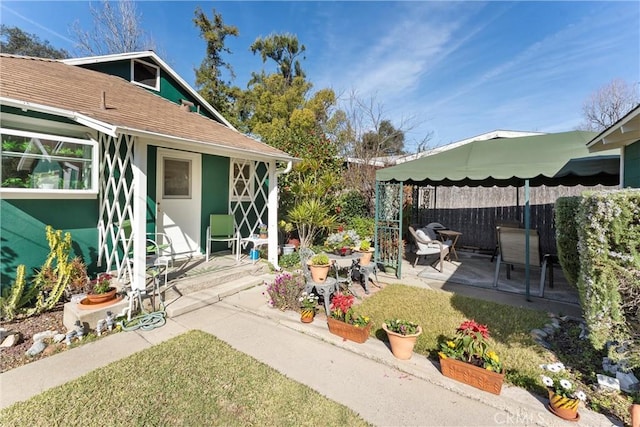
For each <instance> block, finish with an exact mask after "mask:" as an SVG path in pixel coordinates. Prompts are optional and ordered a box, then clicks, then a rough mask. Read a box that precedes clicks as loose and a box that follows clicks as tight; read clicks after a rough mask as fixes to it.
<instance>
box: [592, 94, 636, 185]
mask: <svg viewBox="0 0 640 427" xmlns="http://www.w3.org/2000/svg"><path fill="white" fill-rule="evenodd" d="M638 139H640V105H638V106H637V107H636V108H634V109H633V110H631V111H629V112H628V113H627V114H626V115H625V116H624V117H622V118H621V119H620V120H618V121H617V122H616V123H614V124H613V125H611V126H610V127H608V128H607V129H605V130H604V131H602V132H600V134H599V135H597V136H596V137H595V138H593V139H592V140H591V141H589V142H588V143H587V148H588V149H589V152H597V151H604V150H610V149H614V148H622V147H624V146H627V145H630V144H632V143H634V142H635V141H637V140H638ZM607 145H609V146H607ZM621 176H622V175H621Z"/></svg>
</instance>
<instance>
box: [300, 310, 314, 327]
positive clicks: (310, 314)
mask: <svg viewBox="0 0 640 427" xmlns="http://www.w3.org/2000/svg"><path fill="white" fill-rule="evenodd" d="M315 316H316V311H315V309H313V308H303V309H302V311H301V312H300V321H301V322H302V323H311V322H313V318H314V317H315Z"/></svg>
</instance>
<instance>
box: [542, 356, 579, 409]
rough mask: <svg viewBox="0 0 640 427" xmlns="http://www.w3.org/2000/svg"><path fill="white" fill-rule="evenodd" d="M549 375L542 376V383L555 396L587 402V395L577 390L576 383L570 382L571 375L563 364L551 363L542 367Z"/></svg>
mask: <svg viewBox="0 0 640 427" xmlns="http://www.w3.org/2000/svg"><path fill="white" fill-rule="evenodd" d="M542 368H543V369H545V371H546V372H548V374H546V375H541V377H542V383H543V384H544V385H545V386H546V387H547V388H548V389H549V390H551V391H553V392H554V393H555V394H558V395H560V396H562V397H567V398H569V399H580V400H586V399H587V395H586V394H585V393H584V392H583V391H582V390H576V387H575V386H574V383H573V382H571V381H570V379H569V375H568V374H567V371H566V370H565V367H564V365H563V364H562V363H560V362H557V363H551V364H548V365H542Z"/></svg>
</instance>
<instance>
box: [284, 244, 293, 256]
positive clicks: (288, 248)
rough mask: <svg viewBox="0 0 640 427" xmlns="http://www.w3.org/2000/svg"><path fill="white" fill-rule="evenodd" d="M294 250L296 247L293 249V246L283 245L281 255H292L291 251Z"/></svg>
mask: <svg viewBox="0 0 640 427" xmlns="http://www.w3.org/2000/svg"><path fill="white" fill-rule="evenodd" d="M295 249H296V247H295V246H293V245H284V246H283V247H282V254H283V255H289V254H292V253H293V251H294V250H295Z"/></svg>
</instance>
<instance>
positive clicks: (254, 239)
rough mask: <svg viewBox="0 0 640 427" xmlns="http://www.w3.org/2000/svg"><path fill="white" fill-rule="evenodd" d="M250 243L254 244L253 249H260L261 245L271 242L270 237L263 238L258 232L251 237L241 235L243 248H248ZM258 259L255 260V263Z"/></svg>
mask: <svg viewBox="0 0 640 427" xmlns="http://www.w3.org/2000/svg"><path fill="white" fill-rule="evenodd" d="M249 243H252V244H253V249H258V248H259V247H260V246H263V245H266V244H268V243H269V239H261V238H260V237H259V236H258V235H257V234H254V235H253V236H250V237H241V238H240V246H242V249H246V248H247V245H248V244H249ZM239 258H240V248H238V259H239ZM256 262H257V260H253V263H254V264H255V263H256Z"/></svg>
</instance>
